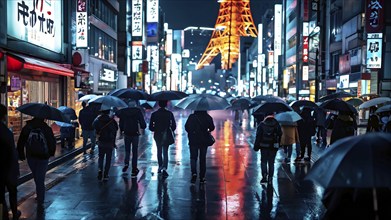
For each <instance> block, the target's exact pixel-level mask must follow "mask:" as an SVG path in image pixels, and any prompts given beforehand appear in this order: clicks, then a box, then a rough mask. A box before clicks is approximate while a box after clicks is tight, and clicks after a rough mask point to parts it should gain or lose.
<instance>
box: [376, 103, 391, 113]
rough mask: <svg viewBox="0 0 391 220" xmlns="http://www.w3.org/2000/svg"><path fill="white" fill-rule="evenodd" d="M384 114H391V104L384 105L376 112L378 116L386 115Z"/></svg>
mask: <svg viewBox="0 0 391 220" xmlns="http://www.w3.org/2000/svg"><path fill="white" fill-rule="evenodd" d="M384 112H391V104H390V105H384V106H382V107H380V108H378V109H377V110H376V111H375V113H376V114H380V113H384Z"/></svg>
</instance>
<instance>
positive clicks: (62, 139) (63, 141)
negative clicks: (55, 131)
mask: <svg viewBox="0 0 391 220" xmlns="http://www.w3.org/2000/svg"><path fill="white" fill-rule="evenodd" d="M60 140H61V148H64V147H65V138H64V137H60Z"/></svg>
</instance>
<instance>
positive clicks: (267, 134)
mask: <svg viewBox="0 0 391 220" xmlns="http://www.w3.org/2000/svg"><path fill="white" fill-rule="evenodd" d="M261 126H262V130H263V132H262V138H261V142H260V147H267V148H268V147H273V145H274V143H275V142H276V141H277V135H276V132H277V131H276V126H270V125H266V124H265V123H262V124H261Z"/></svg>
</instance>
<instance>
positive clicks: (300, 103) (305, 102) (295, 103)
mask: <svg viewBox="0 0 391 220" xmlns="http://www.w3.org/2000/svg"><path fill="white" fill-rule="evenodd" d="M289 105H290V106H291V107H292V108H295V107H296V108H300V107H303V106H306V107H311V108H318V105H317V104H316V103H315V102H311V101H308V100H297V101H293V102H291V104H289Z"/></svg>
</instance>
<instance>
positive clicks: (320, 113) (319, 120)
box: [315, 108, 327, 146]
mask: <svg viewBox="0 0 391 220" xmlns="http://www.w3.org/2000/svg"><path fill="white" fill-rule="evenodd" d="M315 114H316V127H317V130H316V143H317V144H320V143H322V145H323V146H326V145H327V130H326V125H325V124H326V115H327V113H326V111H325V110H324V109H323V108H316V109H315Z"/></svg>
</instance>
